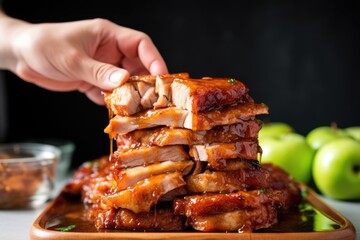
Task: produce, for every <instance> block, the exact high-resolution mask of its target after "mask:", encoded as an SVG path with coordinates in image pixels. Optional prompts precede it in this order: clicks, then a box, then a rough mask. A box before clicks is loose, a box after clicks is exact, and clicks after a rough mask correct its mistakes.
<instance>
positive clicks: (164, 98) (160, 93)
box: [104, 73, 189, 116]
mask: <svg viewBox="0 0 360 240" xmlns="http://www.w3.org/2000/svg"><path fill="white" fill-rule="evenodd" d="M177 77H181V78H184V79H186V78H188V77H189V74H187V73H178V74H164V75H156V76H155V75H154V76H152V75H135V76H132V77H130V79H129V81H128V82H126V83H125V84H123V85H121V86H120V87H118V88H115V89H114V90H113V91H112V92H105V93H104V100H105V103H106V106H107V108H108V109H109V110H110V112H111V113H112V114H116V115H121V116H130V115H133V114H135V113H137V112H140V111H142V110H145V109H151V108H154V107H155V108H159V107H167V106H169V105H170V103H171V102H170V101H169V100H170V98H171V89H170V85H171V83H172V82H173V80H174V79H175V78H177Z"/></svg>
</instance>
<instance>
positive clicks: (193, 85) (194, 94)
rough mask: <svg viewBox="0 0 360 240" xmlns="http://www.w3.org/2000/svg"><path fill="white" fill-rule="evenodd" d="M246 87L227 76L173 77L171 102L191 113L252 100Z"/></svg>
mask: <svg viewBox="0 0 360 240" xmlns="http://www.w3.org/2000/svg"><path fill="white" fill-rule="evenodd" d="M247 93H248V88H247V87H246V86H245V85H244V84H243V83H242V82H240V81H236V80H235V79H228V78H203V79H175V80H174V82H173V83H172V84H171V94H172V97H171V99H172V102H173V104H174V105H175V106H176V107H178V108H181V109H186V110H188V111H190V112H193V113H198V112H208V111H211V110H213V109H218V108H223V107H225V106H230V105H238V104H241V103H245V102H253V100H252V99H251V97H250V96H249V95H248V94H247Z"/></svg>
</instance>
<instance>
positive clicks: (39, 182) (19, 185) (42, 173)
mask: <svg viewBox="0 0 360 240" xmlns="http://www.w3.org/2000/svg"><path fill="white" fill-rule="evenodd" d="M59 158H60V150H59V148H57V147H55V146H51V145H46V144H38V143H9V144H0V209H10V208H12V209H14V208H36V207H38V206H40V205H42V204H43V203H45V202H46V201H47V200H48V199H49V198H50V197H51V196H52V192H53V190H54V182H55V177H56V165H57V162H58V160H59Z"/></svg>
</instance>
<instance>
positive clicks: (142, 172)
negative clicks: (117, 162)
mask: <svg viewBox="0 0 360 240" xmlns="http://www.w3.org/2000/svg"><path fill="white" fill-rule="evenodd" d="M193 165H194V162H193V161H179V162H172V161H165V162H161V163H154V164H150V165H148V166H139V167H133V168H127V169H124V170H121V171H120V172H119V173H116V174H114V180H115V183H116V186H115V191H120V190H124V189H126V188H127V187H129V186H131V185H134V184H135V183H137V182H139V181H141V180H144V179H146V178H149V177H151V176H154V175H158V174H163V173H171V172H180V173H182V175H187V174H189V172H190V171H191V169H192V167H193Z"/></svg>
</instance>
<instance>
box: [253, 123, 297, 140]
mask: <svg viewBox="0 0 360 240" xmlns="http://www.w3.org/2000/svg"><path fill="white" fill-rule="evenodd" d="M289 132H294V129H293V128H292V127H291V126H290V125H289V124H287V123H284V122H270V123H264V125H263V126H262V128H261V129H260V132H259V139H263V138H267V137H272V136H279V135H281V134H285V133H289Z"/></svg>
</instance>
